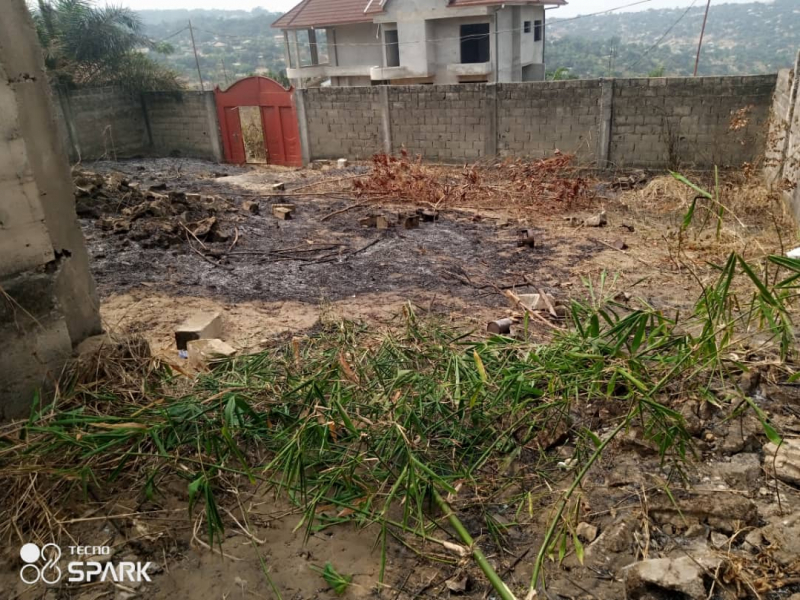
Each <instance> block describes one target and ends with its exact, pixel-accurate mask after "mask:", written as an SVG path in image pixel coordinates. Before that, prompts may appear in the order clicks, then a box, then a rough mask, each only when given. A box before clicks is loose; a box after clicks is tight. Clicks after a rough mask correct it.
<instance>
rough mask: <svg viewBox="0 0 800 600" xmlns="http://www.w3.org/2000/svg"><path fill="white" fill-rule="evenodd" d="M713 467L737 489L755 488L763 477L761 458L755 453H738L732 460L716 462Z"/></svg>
mask: <svg viewBox="0 0 800 600" xmlns="http://www.w3.org/2000/svg"><path fill="white" fill-rule="evenodd" d="M713 468H714V470H715V471H716V472H717V473H718V474H719V475H720V476H721V477H722V478H723V479H724V480H725V482H726V483H727V484H728V485H729V486H731V487H732V488H734V489H737V490H751V489H754V488H755V487H757V485H756V484H757V483H758V479H759V477H761V460H760V459H759V457H758V455H757V454H753V453H743V454H736V455H734V456H732V457H731V460H730V462H718V463H715V464H714V466H713Z"/></svg>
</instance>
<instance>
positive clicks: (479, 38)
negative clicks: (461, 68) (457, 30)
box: [461, 23, 489, 63]
mask: <svg viewBox="0 0 800 600" xmlns="http://www.w3.org/2000/svg"><path fill="white" fill-rule="evenodd" d="M461 62H462V63H483V62H489V24H488V23H476V24H474V25H462V26H461Z"/></svg>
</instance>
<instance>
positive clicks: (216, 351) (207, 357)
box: [186, 339, 236, 367]
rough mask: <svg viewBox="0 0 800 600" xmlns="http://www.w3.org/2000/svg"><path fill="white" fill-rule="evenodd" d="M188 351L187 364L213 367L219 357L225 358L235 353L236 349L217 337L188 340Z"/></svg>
mask: <svg viewBox="0 0 800 600" xmlns="http://www.w3.org/2000/svg"><path fill="white" fill-rule="evenodd" d="M186 349H187V350H188V352H189V364H191V365H192V366H194V367H202V366H205V365H208V366H210V367H213V366H214V365H215V364H216V363H219V362H220V359H226V358H230V357H232V356H234V355H235V354H236V349H235V348H233V347H232V346H230V345H228V344H226V343H225V342H223V341H222V340H218V339H201V340H190V341H189V342H188V343H187V344H186Z"/></svg>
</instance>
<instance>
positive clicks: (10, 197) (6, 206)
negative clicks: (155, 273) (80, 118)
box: [0, 0, 101, 421]
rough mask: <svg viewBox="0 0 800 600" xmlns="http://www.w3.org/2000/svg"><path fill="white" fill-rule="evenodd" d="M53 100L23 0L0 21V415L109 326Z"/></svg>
mask: <svg viewBox="0 0 800 600" xmlns="http://www.w3.org/2000/svg"><path fill="white" fill-rule="evenodd" d="M53 106H54V105H53V99H52V96H51V90H50V87H49V85H48V82H47V75H46V74H45V72H44V63H43V61H42V53H41V49H40V47H39V44H38V41H37V38H36V33H35V31H34V29H33V23H32V22H31V19H30V15H29V14H28V10H27V8H26V6H25V1H24V0H9V1H7V2H6V6H5V8H4V10H3V18H2V19H0V156H3V157H7V160H2V161H0V289H3V291H4V292H5V294H4V296H2V297H0V340H2V348H1V349H0V421H2V420H3V419H8V418H15V417H20V416H23V415H25V414H26V413H27V412H28V410H29V406H30V402H31V400H32V399H33V394H34V391H35V390H36V389H45V390H47V389H48V388H52V385H53V384H54V383H55V382H56V381H57V380H58V377H59V375H60V372H61V368H62V366H63V364H64V361H65V360H66V359H67V358H68V357H69V354H70V352H71V350H72V346H73V345H74V344H77V343H79V342H80V341H82V340H83V339H85V338H86V337H87V336H89V335H93V334H95V333H99V332H100V330H101V327H100V317H99V313H98V300H97V295H96V293H95V287H94V281H93V280H92V277H91V275H90V273H89V264H88V263H89V261H88V256H87V253H86V247H85V246H84V241H83V234H82V233H81V230H80V227H79V225H78V221H77V217H76V215H75V198H74V196H73V193H72V190H73V184H72V178H71V176H70V170H69V163H68V161H67V153H66V148H65V146H64V143H63V140H62V139H61V137H60V136H59V134H58V128H57V126H56V123H55V116H54V110H53ZM9 298H11V299H12V301H9Z"/></svg>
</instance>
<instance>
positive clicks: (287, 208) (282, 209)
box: [272, 204, 294, 221]
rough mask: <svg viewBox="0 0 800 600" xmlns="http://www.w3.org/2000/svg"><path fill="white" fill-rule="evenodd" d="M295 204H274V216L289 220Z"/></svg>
mask: <svg viewBox="0 0 800 600" xmlns="http://www.w3.org/2000/svg"><path fill="white" fill-rule="evenodd" d="M293 211H294V204H273V205H272V216H273V217H275V218H276V219H280V220H281V221H288V220H289V219H291V218H292V212H293Z"/></svg>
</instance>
